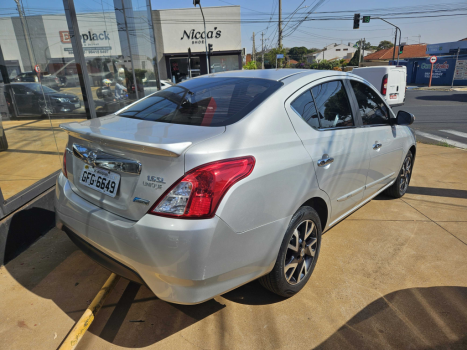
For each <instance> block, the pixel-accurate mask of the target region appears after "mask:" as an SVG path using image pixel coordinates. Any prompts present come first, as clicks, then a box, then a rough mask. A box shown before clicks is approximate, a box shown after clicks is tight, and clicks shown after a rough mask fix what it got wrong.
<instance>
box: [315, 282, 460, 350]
mask: <svg viewBox="0 0 467 350" xmlns="http://www.w3.org/2000/svg"><path fill="white" fill-rule="evenodd" d="M316 349H459V350H460V349H467V288H466V287H430V288H411V289H403V290H399V291H396V292H393V293H390V294H387V295H385V296H383V297H381V298H379V299H377V300H375V301H374V302H372V303H371V304H369V305H368V306H366V307H365V308H364V309H363V310H361V311H360V312H359V313H358V314H356V315H355V316H354V317H352V318H351V319H350V320H349V321H348V322H347V323H345V324H344V325H343V326H342V327H340V328H339V330H338V331H337V332H335V333H334V334H333V335H332V336H330V337H329V338H328V339H326V340H325V341H324V342H323V343H321V344H320V345H319V346H318V347H316Z"/></svg>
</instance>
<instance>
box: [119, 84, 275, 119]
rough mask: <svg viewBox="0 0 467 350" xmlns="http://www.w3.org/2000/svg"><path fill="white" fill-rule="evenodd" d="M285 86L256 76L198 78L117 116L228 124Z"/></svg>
mask: <svg viewBox="0 0 467 350" xmlns="http://www.w3.org/2000/svg"><path fill="white" fill-rule="evenodd" d="M282 85H283V83H281V82H278V81H275V80H268V79H257V78H217V77H216V78H210V77H209V78H208V77H207V78H196V79H191V80H187V81H184V82H182V83H180V84H177V85H176V86H171V87H168V88H167V89H164V90H162V91H159V92H157V93H155V94H152V95H150V96H149V97H147V98H145V99H143V100H141V101H140V102H137V103H135V104H134V105H132V106H131V107H129V108H127V109H125V110H123V111H122V112H120V113H119V114H118V115H120V116H122V117H127V118H134V119H142V120H150V121H155V122H163V123H171V124H186V125H200V126H226V125H229V124H232V123H235V122H236V121H238V120H240V119H242V118H243V117H244V116H246V115H247V114H248V113H250V112H251V111H252V110H253V109H254V108H256V107H257V106H258V105H259V104H260V103H262V102H263V101H264V100H265V99H266V98H268V97H269V96H270V95H271V94H272V93H274V92H275V91H276V90H277V89H279V88H280V87H281V86H282Z"/></svg>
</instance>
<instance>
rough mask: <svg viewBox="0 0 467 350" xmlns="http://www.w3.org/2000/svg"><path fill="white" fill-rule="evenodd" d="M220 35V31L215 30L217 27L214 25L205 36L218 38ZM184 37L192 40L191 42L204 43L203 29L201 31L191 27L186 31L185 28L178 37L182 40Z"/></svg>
mask: <svg viewBox="0 0 467 350" xmlns="http://www.w3.org/2000/svg"><path fill="white" fill-rule="evenodd" d="M221 35H222V31H220V30H217V27H214V30H210V31H208V35H207V37H208V39H219V38H220V37H221ZM185 38H186V39H188V40H192V44H204V39H205V35H204V31H202V32H201V31H196V30H194V29H192V30H190V31H189V32H187V31H186V30H184V31H183V35H182V37H181V38H180V40H183V39H185Z"/></svg>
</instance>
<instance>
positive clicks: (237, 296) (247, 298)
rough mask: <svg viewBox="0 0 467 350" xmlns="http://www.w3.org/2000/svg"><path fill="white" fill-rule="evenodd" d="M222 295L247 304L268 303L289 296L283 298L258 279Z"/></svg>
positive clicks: (277, 301)
mask: <svg viewBox="0 0 467 350" xmlns="http://www.w3.org/2000/svg"><path fill="white" fill-rule="evenodd" d="M222 297H223V298H225V299H227V300H230V301H233V302H235V303H238V304H246V305H268V304H275V303H279V302H281V301H284V300H287V298H283V297H281V296H279V295H277V294H274V293H272V292H270V291H269V290H267V289H265V288H264V287H263V286H261V284H260V283H259V281H258V280H255V281H252V282H250V283H247V284H245V285H243V286H241V287H238V288H236V289H234V290H232V291H230V292H228V293H225V294H223V295H222Z"/></svg>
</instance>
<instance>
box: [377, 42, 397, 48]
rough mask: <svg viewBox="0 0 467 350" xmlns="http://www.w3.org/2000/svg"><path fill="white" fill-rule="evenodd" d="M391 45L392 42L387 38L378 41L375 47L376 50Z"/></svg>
mask: <svg viewBox="0 0 467 350" xmlns="http://www.w3.org/2000/svg"><path fill="white" fill-rule="evenodd" d="M393 46H394V44H393V43H392V42H390V41H388V40H383V41H380V43H379V45H378V46H377V49H378V50H383V49H390V48H391V47H393Z"/></svg>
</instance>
